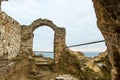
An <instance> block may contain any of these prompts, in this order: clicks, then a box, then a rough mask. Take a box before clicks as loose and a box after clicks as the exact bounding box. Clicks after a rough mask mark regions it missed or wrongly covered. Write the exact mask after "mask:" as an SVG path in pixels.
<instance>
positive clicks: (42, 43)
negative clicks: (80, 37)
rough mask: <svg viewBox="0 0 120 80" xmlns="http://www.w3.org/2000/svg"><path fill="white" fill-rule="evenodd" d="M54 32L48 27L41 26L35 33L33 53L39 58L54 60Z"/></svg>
mask: <svg viewBox="0 0 120 80" xmlns="http://www.w3.org/2000/svg"><path fill="white" fill-rule="evenodd" d="M54 33H55V32H54V31H53V30H52V29H50V28H49V27H48V26H39V27H38V28H36V29H35V30H34V31H33V34H34V38H33V48H32V50H33V52H34V54H35V55H37V56H43V57H47V58H54Z"/></svg>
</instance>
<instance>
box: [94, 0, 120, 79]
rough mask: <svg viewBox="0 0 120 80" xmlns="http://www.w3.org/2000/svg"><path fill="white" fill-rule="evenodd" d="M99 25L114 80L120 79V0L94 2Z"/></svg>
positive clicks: (96, 0) (97, 0) (95, 0)
mask: <svg viewBox="0 0 120 80" xmlns="http://www.w3.org/2000/svg"><path fill="white" fill-rule="evenodd" d="M93 3H94V7H95V12H96V16H97V24H98V27H99V29H100V30H101V32H102V34H103V36H104V38H105V42H106V45H107V50H108V55H109V59H110V61H111V64H112V67H113V69H112V72H111V74H112V78H113V79H112V80H119V79H120V0H93Z"/></svg>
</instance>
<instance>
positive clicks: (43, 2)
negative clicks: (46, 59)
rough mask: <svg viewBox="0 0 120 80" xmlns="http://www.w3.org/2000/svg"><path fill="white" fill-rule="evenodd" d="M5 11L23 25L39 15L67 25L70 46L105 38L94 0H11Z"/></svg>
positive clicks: (4, 5) (4, 7) (67, 37)
mask: <svg viewBox="0 0 120 80" xmlns="http://www.w3.org/2000/svg"><path fill="white" fill-rule="evenodd" d="M2 10H3V11H5V12H6V13H7V14H9V15H10V16H12V17H13V18H15V19H16V20H17V21H18V22H20V23H21V24H26V25H29V24H30V23H31V22H32V21H33V20H35V19H37V18H47V19H50V20H52V21H53V22H54V23H55V24H56V25H58V26H60V27H65V28H66V30H67V31H66V32H67V34H66V40H67V41H66V42H67V45H71V44H79V43H83V42H90V41H95V40H99V39H103V37H102V35H101V33H100V32H99V30H98V28H97V26H96V18H95V13H94V9H93V5H92V1H91V0H52V1H50V0H9V1H8V2H3V3H2ZM48 34H49V33H48ZM37 35H39V34H37ZM41 41H43V42H44V40H41ZM48 41H49V40H48ZM36 42H37V40H36ZM39 42H40V41H39ZM41 44H42V43H41ZM36 45H37V44H36ZM96 46H97V45H96ZM101 46H104V45H101ZM49 48H50V47H49ZM87 48H88V47H87ZM77 49H79V48H78V47H77ZM85 49H86V48H85ZM88 49H90V48H88ZM92 49H93V48H91V50H92ZM94 49H96V48H94ZM97 49H98V48H97ZM97 49H96V50H97ZM86 50H87V49H86Z"/></svg>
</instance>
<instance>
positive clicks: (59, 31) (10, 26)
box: [0, 11, 66, 65]
mask: <svg viewBox="0 0 120 80" xmlns="http://www.w3.org/2000/svg"><path fill="white" fill-rule="evenodd" d="M43 25H46V26H48V27H50V28H52V29H53V31H54V63H55V65H57V64H59V59H60V55H61V54H62V52H63V50H64V49H65V48H66V43H65V34H66V32H65V28H62V27H57V26H56V25H55V24H54V23H53V22H52V21H50V20H47V19H37V20H35V21H33V23H32V24H30V25H28V26H26V25H23V26H22V25H20V24H19V23H18V22H17V21H15V20H14V19H13V18H11V17H10V16H8V15H7V14H5V13H4V12H2V11H0V57H4V58H7V59H11V58H13V57H16V56H22V57H30V56H31V55H32V54H33V50H32V47H33V39H34V34H33V32H34V30H35V29H37V28H38V27H42V26H43ZM43 34H45V33H43ZM38 44H39V43H38Z"/></svg>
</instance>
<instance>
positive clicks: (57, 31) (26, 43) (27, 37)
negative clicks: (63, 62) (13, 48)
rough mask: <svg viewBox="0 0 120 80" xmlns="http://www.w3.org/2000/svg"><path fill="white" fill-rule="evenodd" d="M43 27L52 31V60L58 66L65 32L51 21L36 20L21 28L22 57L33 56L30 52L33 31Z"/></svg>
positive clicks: (64, 46)
mask: <svg viewBox="0 0 120 80" xmlns="http://www.w3.org/2000/svg"><path fill="white" fill-rule="evenodd" d="M43 25H46V26H48V27H50V28H51V29H52V30H53V31H54V60H55V61H54V63H55V65H56V66H57V64H59V59H60V56H61V53H62V52H63V51H64V49H65V48H66V43H65V35H66V31H65V28H62V27H57V26H56V25H55V24H54V23H53V22H52V21H50V20H47V19H37V20H35V21H33V23H32V24H30V25H28V26H26V25H24V26H22V40H21V41H22V42H21V51H22V52H21V53H22V56H31V55H32V54H33V51H32V47H33V39H34V34H33V32H34V30H35V29H37V28H38V27H42V26H43ZM43 34H45V33H43ZM41 42H42V41H41ZM38 44H39V43H38ZM40 46H41V45H40Z"/></svg>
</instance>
